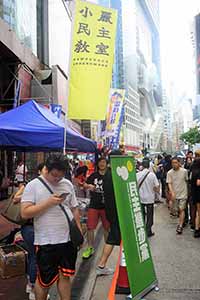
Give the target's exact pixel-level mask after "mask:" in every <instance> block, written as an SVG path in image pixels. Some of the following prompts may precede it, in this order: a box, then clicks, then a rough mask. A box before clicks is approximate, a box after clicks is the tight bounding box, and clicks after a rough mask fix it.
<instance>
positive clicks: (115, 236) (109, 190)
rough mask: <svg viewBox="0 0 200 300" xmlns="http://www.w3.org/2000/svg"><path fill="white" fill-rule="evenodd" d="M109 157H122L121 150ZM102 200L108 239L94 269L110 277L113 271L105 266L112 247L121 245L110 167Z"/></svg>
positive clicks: (99, 273)
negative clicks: (107, 224)
mask: <svg viewBox="0 0 200 300" xmlns="http://www.w3.org/2000/svg"><path fill="white" fill-rule="evenodd" d="M111 155H122V151H121V150H113V151H112V152H111V153H110V156H111ZM103 189H104V200H105V212H106V218H107V220H108V221H109V223H110V228H109V232H108V237H107V240H106V242H105V245H104V248H103V252H102V255H101V257H100V260H99V263H98V265H97V268H96V273H97V275H112V274H113V273H114V270H113V269H111V268H108V267H107V266H106V264H107V261H108V259H109V257H110V255H111V253H112V251H113V248H114V246H119V245H120V243H121V232H120V227H119V219H118V214H117V207H116V200H115V193H114V187H113V180H112V174H111V169H110V167H108V168H107V171H106V173H105V176H104V180H103Z"/></svg>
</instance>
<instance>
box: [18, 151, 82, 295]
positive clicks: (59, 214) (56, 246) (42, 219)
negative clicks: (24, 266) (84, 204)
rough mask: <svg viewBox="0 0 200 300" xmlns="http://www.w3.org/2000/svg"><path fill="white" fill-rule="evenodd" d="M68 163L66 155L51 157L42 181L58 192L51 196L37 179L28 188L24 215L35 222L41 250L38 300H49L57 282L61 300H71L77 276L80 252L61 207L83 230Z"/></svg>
mask: <svg viewBox="0 0 200 300" xmlns="http://www.w3.org/2000/svg"><path fill="white" fill-rule="evenodd" d="M66 163H67V161H66V160H65V159H64V157H63V156H62V155H60V154H59V155H51V156H50V157H49V158H48V159H47V161H46V163H45V169H44V172H43V175H42V176H41V177H42V179H43V180H44V181H45V182H46V184H47V185H48V186H49V187H50V188H51V190H52V191H54V194H50V192H49V191H48V189H47V188H46V186H45V185H44V184H43V183H42V182H41V181H39V180H38V179H37V178H36V179H34V180H32V181H31V182H30V183H29V184H27V186H26V188H25V190H24V194H23V196H22V201H21V203H22V206H21V214H22V217H23V218H25V219H29V218H34V233H35V241H34V244H35V245H36V248H37V254H36V256H37V265H38V276H37V281H36V285H35V294H36V299H37V300H46V297H47V294H48V289H49V287H50V286H51V285H52V284H53V283H54V282H55V281H57V286H58V292H59V295H60V299H61V300H70V289H71V285H70V277H71V276H73V275H74V273H75V263H76V257H77V250H76V249H75V248H74V247H73V245H72V243H71V241H70V234H69V224H68V221H67V219H66V216H65V215H64V213H63V211H62V210H61V208H60V207H59V204H61V203H62V205H63V206H64V208H65V210H66V211H67V213H68V215H69V216H70V217H71V218H73V217H74V218H75V220H76V222H77V225H78V226H79V228H80V230H81V225H80V218H79V210H78V203H77V200H76V197H75V193H74V188H73V185H72V183H71V182H70V181H69V180H67V179H65V178H64V175H65V172H66V168H67V164H66Z"/></svg>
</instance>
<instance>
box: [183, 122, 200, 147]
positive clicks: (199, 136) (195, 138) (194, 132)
mask: <svg viewBox="0 0 200 300" xmlns="http://www.w3.org/2000/svg"><path fill="white" fill-rule="evenodd" d="M180 139H181V140H182V141H183V142H184V143H186V144H189V145H195V144H196V143H200V129H199V127H198V126H196V127H194V128H190V129H189V130H188V131H187V132H185V133H183V134H182V135H181V136H180Z"/></svg>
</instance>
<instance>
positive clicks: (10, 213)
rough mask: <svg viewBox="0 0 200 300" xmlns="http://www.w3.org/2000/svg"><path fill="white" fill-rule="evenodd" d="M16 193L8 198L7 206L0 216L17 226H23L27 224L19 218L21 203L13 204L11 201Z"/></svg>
mask: <svg viewBox="0 0 200 300" xmlns="http://www.w3.org/2000/svg"><path fill="white" fill-rule="evenodd" d="M15 194H16V193H13V194H12V195H11V196H10V198H9V199H8V200H7V204H6V205H5V208H4V209H3V211H2V213H1V215H2V216H3V217H4V218H6V219H7V220H8V221H10V222H12V223H14V224H17V225H24V224H26V223H27V220H24V219H22V217H21V203H20V202H18V203H14V202H13V199H14V197H15Z"/></svg>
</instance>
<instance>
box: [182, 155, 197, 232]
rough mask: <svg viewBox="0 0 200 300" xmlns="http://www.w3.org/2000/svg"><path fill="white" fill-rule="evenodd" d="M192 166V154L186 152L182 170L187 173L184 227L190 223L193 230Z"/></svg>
mask: <svg viewBox="0 0 200 300" xmlns="http://www.w3.org/2000/svg"><path fill="white" fill-rule="evenodd" d="M192 166H193V152H192V151H191V150H190V151H188V153H187V155H186V159H185V163H184V168H185V169H186V170H187V172H188V199H187V203H186V209H185V223H184V224H185V225H186V224H188V223H190V225H191V229H193V230H194V229H195V215H196V209H195V205H194V204H193V201H192V195H191V176H192V175H191V172H192Z"/></svg>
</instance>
